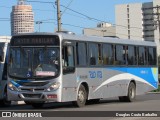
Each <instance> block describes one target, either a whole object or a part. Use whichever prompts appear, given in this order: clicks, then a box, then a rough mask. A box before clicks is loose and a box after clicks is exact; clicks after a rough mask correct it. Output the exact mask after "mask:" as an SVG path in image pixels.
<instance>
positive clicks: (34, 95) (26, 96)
mask: <svg viewBox="0 0 160 120" xmlns="http://www.w3.org/2000/svg"><path fill="white" fill-rule="evenodd" d="M23 96H24V98H40V97H41V94H26V93H24V94H23Z"/></svg>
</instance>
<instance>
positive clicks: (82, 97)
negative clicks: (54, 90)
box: [73, 82, 89, 107]
mask: <svg viewBox="0 0 160 120" xmlns="http://www.w3.org/2000/svg"><path fill="white" fill-rule="evenodd" d="M88 93H89V87H88V84H87V83H86V82H82V83H81V84H80V85H79V87H78V91H77V98H76V101H73V105H75V106H76V107H83V106H85V104H86V101H87V99H88Z"/></svg>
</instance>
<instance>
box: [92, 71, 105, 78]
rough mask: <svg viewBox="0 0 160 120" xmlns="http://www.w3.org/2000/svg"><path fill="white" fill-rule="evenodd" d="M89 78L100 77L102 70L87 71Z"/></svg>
mask: <svg viewBox="0 0 160 120" xmlns="http://www.w3.org/2000/svg"><path fill="white" fill-rule="evenodd" d="M89 75H90V78H102V71H89Z"/></svg>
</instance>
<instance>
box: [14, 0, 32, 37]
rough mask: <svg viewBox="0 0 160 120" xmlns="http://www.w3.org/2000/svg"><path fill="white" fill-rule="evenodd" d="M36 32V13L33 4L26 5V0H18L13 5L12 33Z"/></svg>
mask: <svg viewBox="0 0 160 120" xmlns="http://www.w3.org/2000/svg"><path fill="white" fill-rule="evenodd" d="M30 32H34V13H33V11H32V6H31V5H26V3H25V0H18V4H17V5H15V6H13V7H12V12H11V35H16V34H21V33H30Z"/></svg>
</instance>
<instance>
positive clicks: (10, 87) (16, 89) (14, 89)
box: [8, 82, 18, 91]
mask: <svg viewBox="0 0 160 120" xmlns="http://www.w3.org/2000/svg"><path fill="white" fill-rule="evenodd" d="M8 88H9V89H10V90H12V91H18V88H17V87H16V86H14V85H13V84H12V83H11V82H9V83H8Z"/></svg>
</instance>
